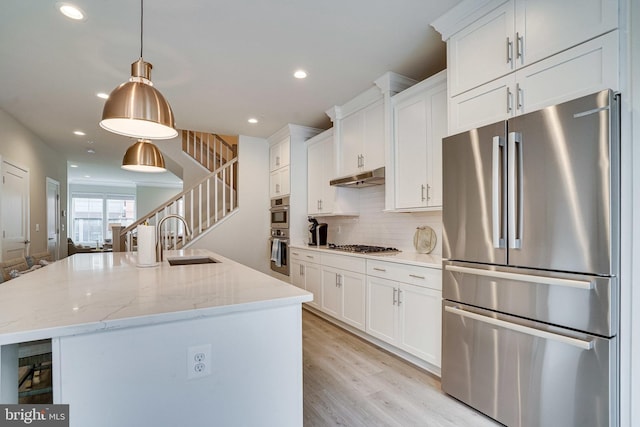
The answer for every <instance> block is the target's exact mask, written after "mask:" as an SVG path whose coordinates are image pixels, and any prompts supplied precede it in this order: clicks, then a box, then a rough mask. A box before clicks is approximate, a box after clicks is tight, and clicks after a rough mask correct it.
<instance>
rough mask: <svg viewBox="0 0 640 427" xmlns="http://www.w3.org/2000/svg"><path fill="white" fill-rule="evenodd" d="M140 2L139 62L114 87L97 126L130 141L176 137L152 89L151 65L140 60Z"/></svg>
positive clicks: (170, 116)
mask: <svg viewBox="0 0 640 427" xmlns="http://www.w3.org/2000/svg"><path fill="white" fill-rule="evenodd" d="M143 11H144V5H143V0H140V59H138V60H137V61H136V62H134V63H133V64H131V78H130V79H129V81H127V82H124V83H122V84H121V85H120V86H118V87H117V88H115V89H114V90H113V92H111V94H110V95H109V99H107V101H106V102H105V104H104V109H103V110H102V120H101V121H100V126H101V127H102V128H103V129H106V130H108V131H109V132H113V133H117V134H119V135H125V136H130V137H133V138H147V139H170V138H175V137H176V136H178V131H176V129H175V120H174V117H173V111H172V110H171V106H170V105H169V103H168V102H167V100H166V99H165V98H164V96H162V94H161V93H160V91H158V90H157V89H156V88H154V87H153V83H152V82H151V69H152V68H153V66H152V65H151V64H150V63H148V62H145V61H144V60H143V59H142V46H143V44H142V34H143V31H142V30H143V25H142V23H143Z"/></svg>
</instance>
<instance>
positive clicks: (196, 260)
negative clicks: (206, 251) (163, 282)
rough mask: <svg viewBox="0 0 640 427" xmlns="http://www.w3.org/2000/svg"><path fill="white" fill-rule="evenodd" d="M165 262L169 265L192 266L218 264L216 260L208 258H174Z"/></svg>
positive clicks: (202, 256)
mask: <svg viewBox="0 0 640 427" xmlns="http://www.w3.org/2000/svg"><path fill="white" fill-rule="evenodd" d="M167 262H168V263H169V265H193V264H214V263H218V262H220V261H218V260H217V259H214V258H211V257H210V256H205V255H201V256H198V255H196V256H181V257H174V258H167Z"/></svg>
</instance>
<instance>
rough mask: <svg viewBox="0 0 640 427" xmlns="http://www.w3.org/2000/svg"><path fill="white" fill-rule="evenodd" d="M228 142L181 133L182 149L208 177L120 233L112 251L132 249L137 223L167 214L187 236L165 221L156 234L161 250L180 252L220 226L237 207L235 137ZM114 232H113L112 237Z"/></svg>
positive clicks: (156, 220) (153, 222)
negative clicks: (186, 226) (183, 221)
mask: <svg viewBox="0 0 640 427" xmlns="http://www.w3.org/2000/svg"><path fill="white" fill-rule="evenodd" d="M227 139H231V140H232V141H231V142H228V141H227V140H225V139H224V137H221V136H220V135H217V134H210V133H204V132H195V131H187V130H183V131H182V150H183V152H184V153H186V154H187V155H188V156H190V157H191V158H193V159H194V160H195V161H196V162H198V163H199V164H200V165H202V166H203V167H204V168H206V169H207V170H209V171H210V172H209V174H208V175H207V176H205V177H204V178H203V179H202V180H200V181H199V182H197V183H196V184H195V185H193V186H191V187H190V188H187V189H185V190H184V191H183V192H182V193H180V194H178V195H176V196H174V197H173V198H171V199H170V200H168V201H167V202H165V203H163V204H162V205H160V206H158V207H157V208H156V209H154V210H152V211H151V212H149V213H147V214H146V215H144V216H142V217H140V218H139V219H138V220H137V221H136V222H134V223H133V224H131V225H129V226H128V227H126V228H123V229H121V230H120V233H119V235H120V239H119V241H118V243H119V244H118V243H116V242H114V251H118V250H120V251H131V250H136V228H137V227H138V225H141V224H148V225H154V226H155V225H157V224H158V223H159V222H160V220H162V218H164V217H165V216H167V215H170V214H177V215H180V216H182V217H183V218H184V219H185V220H186V222H187V224H188V225H189V228H190V229H191V231H192V233H191V235H188V233H187V232H186V230H185V229H184V226H183V224H182V223H181V222H180V221H165V222H164V224H163V228H162V230H161V232H160V243H161V244H162V247H163V248H164V249H180V248H182V247H184V246H185V245H187V244H188V243H189V242H191V241H194V240H195V239H197V238H198V237H199V236H200V235H202V234H203V233H205V232H206V231H207V230H209V229H211V228H212V227H214V226H215V225H216V224H218V223H220V221H222V220H223V219H224V218H226V217H227V216H229V215H230V214H231V213H233V212H235V211H236V210H237V208H238V194H237V180H238V156H237V153H238V150H237V138H236V140H235V143H234V142H233V137H227ZM115 232H116V230H115V229H114V236H115V235H116V234H115Z"/></svg>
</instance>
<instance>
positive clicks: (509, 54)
mask: <svg viewBox="0 0 640 427" xmlns="http://www.w3.org/2000/svg"><path fill="white" fill-rule="evenodd" d="M511 61H513V42H512V41H511V38H510V37H507V64H510V63H511Z"/></svg>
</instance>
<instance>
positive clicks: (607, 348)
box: [442, 301, 617, 427]
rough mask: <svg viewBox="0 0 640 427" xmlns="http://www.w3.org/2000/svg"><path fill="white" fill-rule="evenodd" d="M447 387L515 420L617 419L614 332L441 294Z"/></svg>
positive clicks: (504, 419)
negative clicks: (534, 318)
mask: <svg viewBox="0 0 640 427" xmlns="http://www.w3.org/2000/svg"><path fill="white" fill-rule="evenodd" d="M443 306H444V307H443V308H444V310H443V334H442V337H443V348H442V389H443V390H444V391H445V392H446V393H448V394H450V395H451V396H453V397H455V398H457V399H459V400H461V401H463V402H464V403H466V404H468V405H470V406H472V407H474V408H476V409H477V410H479V411H481V412H483V413H485V414H486V415H488V416H490V417H492V418H494V419H496V420H497V421H499V422H501V423H503V424H506V425H508V426H511V427H515V426H527V427H528V426H613V425H617V419H615V418H616V410H615V407H614V406H613V405H614V403H613V402H615V401H616V400H615V398H616V397H617V396H616V390H617V384H616V370H617V366H616V363H617V362H616V360H617V346H616V338H615V337H614V338H600V337H596V336H591V335H586V334H581V333H576V332H572V331H569V330H565V329H560V328H556V327H550V326H548V325H544V324H541V323H536V322H530V321H525V320H522V319H518V318H516V317H513V316H506V315H498V314H497V313H495V312H491V311H487V310H482V309H478V308H474V307H470V306H465V305H462V304H457V303H452V302H449V301H444V302H443Z"/></svg>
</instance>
